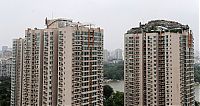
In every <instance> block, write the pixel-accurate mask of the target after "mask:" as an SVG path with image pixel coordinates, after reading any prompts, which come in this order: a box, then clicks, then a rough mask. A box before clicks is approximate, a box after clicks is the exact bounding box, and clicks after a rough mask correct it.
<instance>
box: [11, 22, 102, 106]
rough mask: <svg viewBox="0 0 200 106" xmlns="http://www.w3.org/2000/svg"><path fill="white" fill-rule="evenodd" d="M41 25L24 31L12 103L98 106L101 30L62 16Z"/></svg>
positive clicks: (100, 76)
mask: <svg viewBox="0 0 200 106" xmlns="http://www.w3.org/2000/svg"><path fill="white" fill-rule="evenodd" d="M45 24H46V26H47V28H45V29H36V28H35V29H27V30H26V35H25V39H24V42H23V45H24V46H23V56H22V57H23V59H22V63H23V66H22V69H21V70H16V71H15V70H14V72H15V73H17V72H22V75H21V76H20V78H21V79H23V80H22V81H21V82H20V83H21V84H22V86H21V87H22V88H21V97H20V99H21V101H18V100H15V102H13V103H16V102H20V103H21V105H22V106H25V105H34V106H36V105H38V106H56V105H58V106H76V105H80V106H88V105H89V106H96V105H98V106H102V105H103V87H102V86H103V85H102V83H103V30H102V29H100V28H96V27H94V26H91V25H84V24H81V23H79V22H78V23H75V22H72V20H66V19H54V20H46V21H45ZM15 43H16V42H15V41H14V42H13V45H14V44H15ZM14 50H15V46H13V51H14ZM13 54H15V53H13ZM15 60H19V59H18V58H15V59H14V61H15ZM20 60H21V59H20ZM20 65H22V64H20ZM14 75H15V76H16V75H17V74H14ZM14 75H13V76H14ZM14 78H15V77H14ZM15 85H16V84H15ZM15 92H17V90H15ZM15 94H16V93H15Z"/></svg>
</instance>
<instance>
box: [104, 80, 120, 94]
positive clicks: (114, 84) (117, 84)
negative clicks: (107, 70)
mask: <svg viewBox="0 0 200 106" xmlns="http://www.w3.org/2000/svg"><path fill="white" fill-rule="evenodd" d="M104 85H110V86H111V87H112V88H113V90H114V92H116V91H120V92H124V81H110V82H106V83H104Z"/></svg>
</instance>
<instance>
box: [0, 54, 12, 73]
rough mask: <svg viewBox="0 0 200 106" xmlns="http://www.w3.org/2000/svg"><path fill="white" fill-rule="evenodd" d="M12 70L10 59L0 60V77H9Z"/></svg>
mask: <svg viewBox="0 0 200 106" xmlns="http://www.w3.org/2000/svg"><path fill="white" fill-rule="evenodd" d="M11 70H12V58H8V59H4V58H2V59H0V77H10V74H11Z"/></svg>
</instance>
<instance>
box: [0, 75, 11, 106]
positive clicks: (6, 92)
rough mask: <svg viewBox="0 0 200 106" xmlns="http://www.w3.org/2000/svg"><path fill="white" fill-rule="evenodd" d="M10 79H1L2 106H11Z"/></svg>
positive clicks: (0, 99)
mask: <svg viewBox="0 0 200 106" xmlns="http://www.w3.org/2000/svg"><path fill="white" fill-rule="evenodd" d="M10 93H11V92H10V78H7V77H1V78H0V106H10Z"/></svg>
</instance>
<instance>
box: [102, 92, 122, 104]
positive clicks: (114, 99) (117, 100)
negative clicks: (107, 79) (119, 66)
mask: <svg viewBox="0 0 200 106" xmlns="http://www.w3.org/2000/svg"><path fill="white" fill-rule="evenodd" d="M104 106H124V93H123V92H118V91H117V92H116V93H113V94H112V95H111V96H110V97H109V98H108V100H106V102H105V104H104Z"/></svg>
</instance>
